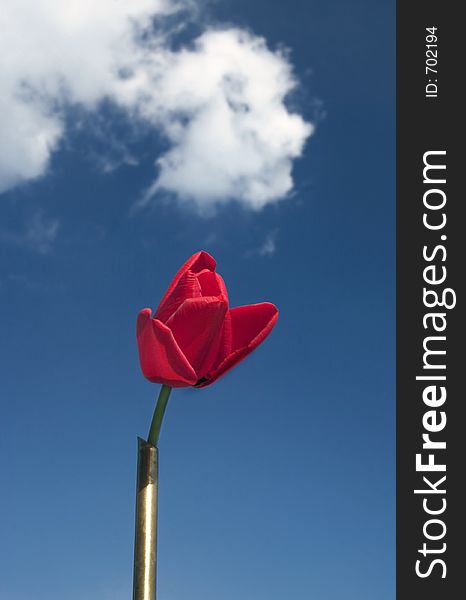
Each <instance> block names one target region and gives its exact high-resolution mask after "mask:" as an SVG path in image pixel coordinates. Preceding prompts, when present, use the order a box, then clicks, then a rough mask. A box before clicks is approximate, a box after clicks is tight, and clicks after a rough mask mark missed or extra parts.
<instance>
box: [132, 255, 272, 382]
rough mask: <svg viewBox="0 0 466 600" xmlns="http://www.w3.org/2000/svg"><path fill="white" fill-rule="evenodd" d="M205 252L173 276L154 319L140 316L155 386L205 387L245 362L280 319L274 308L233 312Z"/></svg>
mask: <svg viewBox="0 0 466 600" xmlns="http://www.w3.org/2000/svg"><path fill="white" fill-rule="evenodd" d="M215 266H216V262H215V260H214V259H213V258H212V256H210V254H207V252H197V253H196V254H194V255H193V256H191V258H189V259H188V260H187V261H186V262H185V264H184V265H183V266H182V267H181V269H180V270H179V271H178V273H177V274H176V275H175V278H174V279H173V281H172V283H171V285H170V287H169V288H168V290H167V292H166V293H165V296H164V297H163V298H162V301H161V302H160V304H159V307H158V308H157V310H156V311H155V315H154V316H153V317H152V310H151V309H150V308H144V309H143V310H141V312H140V313H139V315H138V320H137V341H138V348H139V359H140V363H141V369H142V372H143V374H144V376H145V377H147V379H149V380H150V381H152V382H154V383H162V384H165V385H166V386H170V387H187V386H196V387H205V386H206V385H210V384H211V383H213V382H214V381H216V380H217V379H218V378H219V377H221V376H222V375H224V374H225V373H226V372H227V371H229V370H230V369H231V368H232V367H234V366H235V365H237V364H238V363H239V362H240V361H242V360H243V359H244V358H245V357H246V356H247V355H248V354H250V353H251V352H252V351H253V350H254V349H255V348H257V346H258V345H259V344H260V343H262V342H263V341H264V340H265V338H266V337H267V336H268V335H269V333H270V332H271V330H272V328H273V326H274V325H275V323H276V321H277V318H278V310H277V308H276V307H275V306H274V305H273V304H271V303H270V302H261V303H259V304H249V305H247V306H238V307H236V308H231V309H230V308H229V306H228V295H227V290H226V287H225V283H224V281H223V279H222V278H221V277H220V275H219V274H218V273H216V272H215Z"/></svg>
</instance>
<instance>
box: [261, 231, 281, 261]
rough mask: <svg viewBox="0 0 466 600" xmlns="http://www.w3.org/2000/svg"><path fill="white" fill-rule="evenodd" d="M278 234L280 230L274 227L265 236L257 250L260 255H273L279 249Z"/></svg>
mask: <svg viewBox="0 0 466 600" xmlns="http://www.w3.org/2000/svg"><path fill="white" fill-rule="evenodd" d="M277 235H278V230H277V229H274V230H273V231H270V232H269V233H268V234H267V235H266V236H265V240H264V241H263V243H262V245H261V246H260V248H259V250H258V251H257V252H258V254H259V256H273V255H274V254H275V252H276V251H277Z"/></svg>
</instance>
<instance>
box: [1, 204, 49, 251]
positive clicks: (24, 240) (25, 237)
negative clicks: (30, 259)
mask: <svg viewBox="0 0 466 600" xmlns="http://www.w3.org/2000/svg"><path fill="white" fill-rule="evenodd" d="M59 227H60V222H59V221H58V219H54V218H45V217H44V216H43V215H42V213H40V212H36V213H35V214H33V215H32V217H31V218H30V219H29V222H28V223H27V226H26V228H25V229H24V230H23V231H19V232H12V231H0V241H2V242H5V243H7V244H15V245H17V246H22V247H24V248H29V249H31V250H34V251H35V252H38V253H39V254H47V253H48V252H49V251H50V250H51V249H52V245H53V242H54V241H55V238H56V237H57V234H58V230H59Z"/></svg>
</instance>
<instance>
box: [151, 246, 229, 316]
mask: <svg viewBox="0 0 466 600" xmlns="http://www.w3.org/2000/svg"><path fill="white" fill-rule="evenodd" d="M216 265H217V263H216V262H215V259H214V258H213V257H212V256H210V254H208V253H207V252H204V251H203V250H201V251H200V252H196V254H193V255H192V256H191V257H190V258H188V260H187V261H186V262H185V263H184V265H183V266H182V267H181V268H180V269H179V270H178V272H177V274H176V275H175V277H174V278H173V280H172V282H171V284H170V285H169V287H168V289H167V291H166V292H165V295H164V296H163V298H162V300H161V301H160V304H159V306H158V308H157V310H156V311H155V312H156V314H158V313H159V311H161V309H162V307H163V305H164V304H165V302H166V301H167V299H168V298H169V296H170V295H171V293H172V292H173V290H174V289H175V287H176V286H177V285H178V282H179V280H180V279H181V278H182V276H183V275H184V274H185V273H186V272H187V271H191V272H192V273H194V274H197V273H200V272H201V271H202V270H203V269H207V270H209V271H215V267H216Z"/></svg>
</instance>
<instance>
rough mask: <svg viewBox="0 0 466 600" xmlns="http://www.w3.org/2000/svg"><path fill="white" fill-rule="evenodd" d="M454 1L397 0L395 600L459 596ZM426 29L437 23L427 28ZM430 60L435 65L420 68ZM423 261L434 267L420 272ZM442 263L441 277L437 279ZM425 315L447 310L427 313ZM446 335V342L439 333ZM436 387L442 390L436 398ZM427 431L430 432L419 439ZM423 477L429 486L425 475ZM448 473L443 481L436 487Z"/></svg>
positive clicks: (459, 112)
mask: <svg viewBox="0 0 466 600" xmlns="http://www.w3.org/2000/svg"><path fill="white" fill-rule="evenodd" d="M461 8H462V6H461V3H454V2H448V1H447V0H443V1H442V2H440V1H436V2H434V1H432V0H427V1H425V0H424V1H411V2H409V1H405V2H401V1H399V2H398V4H397V599H398V600H417V599H418V598H419V599H422V600H430V599H435V600H450V599H452V600H453V599H454V600H457V599H458V598H460V597H463V595H464V594H465V591H464V589H465V586H464V583H463V579H464V576H465V574H466V565H465V564H464V562H465V556H466V552H465V549H464V545H465V542H466V536H465V518H464V514H465V511H466V492H465V491H464V489H465V487H466V486H465V485H464V483H465V479H466V477H465V475H466V420H465V419H464V418H463V415H464V412H465V411H464V405H465V404H466V394H465V386H464V383H463V379H464V377H463V374H464V373H466V328H465V319H464V297H465V295H464V277H465V273H466V269H465V261H466V218H465V217H463V214H465V213H466V210H465V209H466V194H465V190H464V189H463V186H464V183H463V180H464V177H465V175H466V168H464V167H463V164H462V163H463V160H464V158H465V151H464V148H462V146H464V139H465V138H464V134H465V127H464V112H465V106H464V105H465V100H464V95H463V94H462V93H460V89H462V88H463V87H464V83H463V79H465V77H466V75H465V66H464V64H463V63H464V58H463V56H464V52H463V51H462V50H463V46H464V40H465V38H466V29H465V27H466V25H465V23H464V22H462V20H461V18H460V14H459V11H460V10H461ZM427 28H435V29H434V30H432V33H431V32H429V31H428V30H427ZM428 36H431V37H428ZM429 45H430V46H431V47H430V48H429V47H428V46H429ZM429 50H430V51H431V52H429ZM434 50H435V51H436V52H434ZM426 53H427V55H426ZM428 59H429V60H428ZM426 61H427V62H426ZM427 67H430V68H431V69H432V71H430V70H427V71H426V69H427ZM436 71H437V72H436ZM428 84H429V85H428ZM460 103H461V106H460ZM427 152H431V154H427V155H426V154H425V153H427ZM441 152H445V154H442V153H441ZM424 160H425V161H427V162H428V163H429V164H431V165H434V164H436V165H437V166H439V165H445V166H446V169H440V168H438V169H435V168H432V169H427V171H426V172H425V173H424V174H423V169H424V166H425V164H424ZM424 175H425V176H426V177H424ZM443 179H445V180H446V181H445V182H444V183H443V182H442V181H443ZM462 183H463V185H461V184H462ZM425 194H427V195H426V196H424V195H425ZM445 198H446V201H445V206H444V207H442V208H439V209H433V208H429V206H430V207H432V206H433V205H434V204H435V205H436V206H441V205H442V204H443V202H444V200H445ZM424 203H426V204H427V205H428V206H427V207H426V206H425V204H424ZM443 213H444V214H445V218H446V219H447V221H446V223H445V226H444V227H442V228H439V229H429V227H436V226H439V225H440V224H441V223H443V219H444V217H443V216H442V215H443ZM424 214H425V215H426V217H424ZM423 218H425V219H426V220H427V221H426V223H427V225H426V224H424V223H423ZM442 236H446V238H445V237H443V238H442ZM424 247H425V248H426V250H424ZM436 248H437V249H436ZM442 248H445V251H446V256H445V260H442V259H443V258H444V250H443V249H442ZM423 252H425V254H426V257H424V256H423ZM427 267H433V268H431V269H428V270H427V271H424V270H425V269H426V268H427ZM442 267H445V269H446V280H445V281H444V282H442V283H439V282H438V281H439V280H441V279H442V277H443V275H444V271H443V269H442ZM426 279H427V280H429V281H426ZM433 281H435V282H436V283H433ZM424 288H426V290H433V291H436V292H437V294H438V297H439V298H441V295H442V294H443V292H444V291H445V290H446V289H448V288H450V289H451V290H453V292H454V293H455V294H456V306H454V307H452V308H444V307H441V306H434V307H432V308H429V307H427V306H426V303H432V304H435V297H434V295H433V294H432V293H430V294H428V295H427V296H426V302H424ZM453 292H451V293H448V292H447V293H446V296H445V298H446V304H450V305H451V304H453V299H454V297H455V295H454V293H453ZM428 313H435V314H442V315H443V317H441V316H439V317H438V318H436V319H434V318H433V317H426V315H427V314H428ZM423 319H425V321H424V322H423ZM434 322H435V325H436V327H437V328H438V329H441V328H442V327H444V326H445V323H446V328H445V330H444V331H436V330H435V326H434ZM442 336H443V337H445V338H446V339H445V340H443V339H439V338H441V337H442ZM429 337H431V338H433V339H427V338H429ZM434 338H436V339H434ZM426 339H427V341H426ZM423 343H425V344H426V348H427V349H428V351H431V350H436V351H444V350H445V351H446V354H427V355H425V356H424V352H425V350H424V348H423ZM424 359H425V360H426V363H424ZM442 366H445V368H444V369H442V368H441V367H442ZM416 376H422V377H426V376H429V377H430V376H435V377H441V376H444V377H446V380H445V381H442V380H433V381H427V380H416ZM428 386H436V387H434V388H432V389H431V390H430V394H427V392H424V390H425V388H426V387H428ZM442 386H444V387H445V390H446V394H447V397H446V400H445V402H444V403H443V404H442V403H441V402H442V397H441V393H442V390H441V387H442ZM423 393H425V394H426V395H425V399H426V400H427V402H430V406H429V405H428V404H427V403H426V402H425V401H424V399H423ZM429 411H435V412H434V413H431V412H429ZM426 413H427V416H426V417H425V416H424V415H425V414H426ZM442 413H445V414H444V415H442ZM423 417H424V423H423ZM445 417H446V419H447V421H446V425H445V427H444V428H442V426H443V422H444V418H445ZM433 429H439V431H436V432H433V431H432V430H433ZM423 434H425V435H427V434H428V435H429V438H428V439H427V440H425V439H423V437H422V435H423ZM443 441H444V442H445V443H446V449H442V448H440V447H436V448H431V449H429V448H423V443H425V444H427V445H428V444H432V443H433V442H439V443H441V442H443ZM417 454H421V455H422V458H421V463H422V464H426V463H428V461H429V454H432V455H433V456H434V458H433V459H432V460H434V461H435V464H436V465H445V466H446V470H445V471H431V472H430V471H420V470H416V455H417ZM419 467H420V468H424V467H421V466H419ZM424 476H425V477H427V479H428V480H429V481H430V485H429V484H428V483H425V482H424V481H423V477H424ZM444 476H446V480H445V481H444V482H443V483H438V484H437V482H438V481H439V480H441V478H442V477H444ZM430 486H433V487H435V489H436V490H437V491H438V492H440V491H443V490H445V493H419V494H415V493H414V490H415V489H419V490H422V489H427V490H430ZM431 491H432V492H434V491H435V490H431ZM444 501H445V502H444ZM424 503H425V505H424ZM445 503H446V504H445ZM444 506H446V508H445V510H444V512H441V513H440V512H439V514H437V515H434V514H427V512H426V510H425V508H427V510H430V511H434V510H435V511H440V510H441V509H442V508H444ZM432 520H437V521H432ZM444 531H445V533H444ZM427 536H431V537H438V538H439V539H437V540H431V539H429V537H427ZM424 543H426V545H427V546H426V548H427V550H429V553H427V552H426V555H425V556H424V555H423V554H421V553H420V552H419V550H423V544H424ZM443 544H446V546H445V551H442V550H443V548H444V546H443ZM430 550H437V551H438V553H430ZM434 560H439V561H443V562H437V563H433V561H434ZM416 561H420V562H419V563H418V564H417V569H418V572H419V573H420V574H421V575H424V577H422V576H420V575H419V574H418V573H417V572H416ZM443 575H445V577H443Z"/></svg>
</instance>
